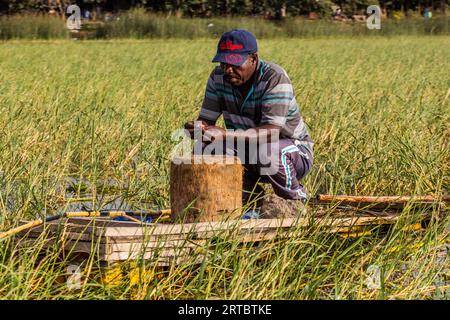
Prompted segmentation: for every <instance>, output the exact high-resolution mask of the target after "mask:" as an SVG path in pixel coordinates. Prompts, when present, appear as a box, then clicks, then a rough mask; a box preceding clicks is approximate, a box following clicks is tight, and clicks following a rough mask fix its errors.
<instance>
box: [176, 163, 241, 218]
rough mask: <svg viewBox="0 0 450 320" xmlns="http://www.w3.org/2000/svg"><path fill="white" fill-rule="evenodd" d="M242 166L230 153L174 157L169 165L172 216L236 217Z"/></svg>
mask: <svg viewBox="0 0 450 320" xmlns="http://www.w3.org/2000/svg"><path fill="white" fill-rule="evenodd" d="M242 176H243V167H242V165H241V162H240V161H239V158H237V157H234V156H222V155H220V156H191V157H190V158H186V157H184V158H182V157H175V158H173V159H172V163H171V167H170V199H171V208H172V219H181V220H183V221H184V222H194V221H200V222H204V221H218V220H223V219H227V218H237V217H238V216H239V215H240V208H241V207H242V179H243V177H242Z"/></svg>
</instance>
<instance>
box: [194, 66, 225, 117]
mask: <svg viewBox="0 0 450 320" xmlns="http://www.w3.org/2000/svg"><path fill="white" fill-rule="evenodd" d="M214 74H215V70H213V72H211V74H210V76H209V78H208V83H207V84H206V90H205V96H204V98H203V103H202V108H201V110H200V115H199V117H200V118H202V119H206V120H209V121H212V122H216V121H217V119H218V118H219V117H220V115H221V114H222V108H221V98H220V95H219V93H218V92H217V90H216V85H215V82H214Z"/></svg>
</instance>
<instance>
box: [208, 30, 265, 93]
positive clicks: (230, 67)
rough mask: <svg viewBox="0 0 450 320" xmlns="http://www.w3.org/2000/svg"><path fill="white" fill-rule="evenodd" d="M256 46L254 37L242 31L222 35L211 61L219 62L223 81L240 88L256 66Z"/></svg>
mask: <svg viewBox="0 0 450 320" xmlns="http://www.w3.org/2000/svg"><path fill="white" fill-rule="evenodd" d="M257 51H258V46H257V43H256V38H255V36H254V35H253V34H252V33H250V32H249V31H247V30H244V29H233V30H231V31H229V32H225V33H224V34H222V37H221V38H220V41H219V44H218V46H217V54H216V56H215V57H214V59H213V60H212V61H213V62H220V66H221V68H222V70H223V71H224V74H225V80H226V81H228V82H229V83H231V84H232V85H233V86H240V85H242V84H244V83H245V82H247V81H248V80H249V79H250V78H251V77H252V75H253V73H254V72H255V70H256V67H257V65H258V54H257Z"/></svg>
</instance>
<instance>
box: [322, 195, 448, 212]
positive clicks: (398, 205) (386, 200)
mask: <svg viewBox="0 0 450 320" xmlns="http://www.w3.org/2000/svg"><path fill="white" fill-rule="evenodd" d="M448 202H450V197H449V196H448V195H444V196H442V198H439V197H436V196H349V195H328V194H319V195H317V198H316V203H318V204H332V203H339V204H340V205H347V206H353V207H358V208H363V207H367V208H371V209H388V208H391V209H402V208H404V207H405V206H407V205H410V206H411V208H415V209H424V210H425V209H427V210H430V209H433V208H437V209H442V208H444V207H445V203H448Z"/></svg>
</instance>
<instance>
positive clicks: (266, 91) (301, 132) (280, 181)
mask: <svg viewBox="0 0 450 320" xmlns="http://www.w3.org/2000/svg"><path fill="white" fill-rule="evenodd" d="M257 51H258V50H257V42H256V39H255V37H254V36H253V34H252V33H250V32H249V31H247V30H244V29H233V30H231V31H229V32H226V33H224V34H222V37H221V39H220V41H219V44H218V47H217V54H216V56H215V57H214V59H213V60H212V61H213V62H219V63H220V65H219V66H217V67H215V68H214V70H213V71H212V73H211V75H210V77H209V79H208V82H207V86H206V92H205V96H204V100H203V104H202V108H201V110H200V115H199V117H198V120H197V121H199V122H197V124H199V127H197V129H201V131H202V134H203V138H204V139H205V140H207V141H210V142H214V141H216V142H217V141H225V140H228V141H229V140H230V139H231V140H232V141H235V142H238V141H242V140H244V141H245V142H246V143H247V144H249V143H256V144H257V145H258V150H264V151H265V152H266V158H268V160H269V161H270V162H271V163H272V164H275V171H272V172H271V174H264V172H263V171H264V170H263V168H264V166H263V165H262V164H261V163H262V162H263V161H262V159H261V153H260V152H259V153H258V161H257V163H256V164H255V163H249V162H248V159H249V157H250V158H254V157H253V155H252V154H250V155H247V156H246V157H245V158H243V159H241V161H242V160H244V161H245V162H243V164H244V167H245V170H244V186H243V187H244V191H245V192H246V193H245V194H244V200H245V201H250V200H254V199H255V195H257V196H262V195H263V193H264V192H263V189H262V188H261V186H260V185H258V184H257V183H258V181H259V182H268V183H270V184H271V185H272V187H273V190H274V192H275V194H276V195H277V196H279V197H281V198H284V199H288V200H296V201H297V200H298V201H305V200H306V193H305V191H304V190H303V186H302V185H301V184H300V182H299V180H300V179H302V178H303V177H304V176H305V175H306V174H307V173H308V172H309V171H310V169H311V166H312V163H313V141H312V139H311V138H310V136H309V133H308V130H307V128H306V126H305V124H304V122H303V119H302V116H301V115H300V112H299V108H298V105H297V102H296V100H295V96H294V90H293V88H292V85H291V82H290V79H289V77H288V75H287V73H286V71H285V70H284V69H283V68H281V67H280V66H278V65H276V64H275V63H272V62H269V61H264V60H262V59H260V58H259V57H258V53H257ZM220 115H223V117H224V120H225V126H226V128H227V129H241V130H239V131H231V130H224V129H223V128H220V127H218V126H216V125H215V124H216V121H217V119H218V118H219V116H220ZM194 126H195V124H194V123H193V122H188V123H186V124H185V128H186V129H188V130H189V132H190V134H191V137H193V135H194V129H195V128H194ZM203 147H205V145H203ZM274 147H275V148H274ZM246 150H247V151H248V150H251V148H248V147H246ZM253 153H254V152H253ZM262 154H264V152H263V153H262ZM265 160H267V159H265ZM266 163H267V162H266ZM261 204H262V202H258V206H260V205H261Z"/></svg>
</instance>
